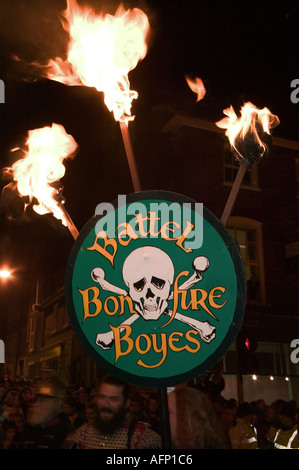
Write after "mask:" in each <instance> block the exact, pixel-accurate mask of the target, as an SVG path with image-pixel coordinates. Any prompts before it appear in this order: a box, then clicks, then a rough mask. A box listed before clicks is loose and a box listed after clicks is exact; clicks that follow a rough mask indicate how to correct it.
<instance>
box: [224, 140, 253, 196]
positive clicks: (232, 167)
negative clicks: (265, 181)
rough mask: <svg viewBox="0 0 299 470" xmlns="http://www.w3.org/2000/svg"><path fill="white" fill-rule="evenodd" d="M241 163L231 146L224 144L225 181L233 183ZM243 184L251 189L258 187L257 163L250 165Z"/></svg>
mask: <svg viewBox="0 0 299 470" xmlns="http://www.w3.org/2000/svg"><path fill="white" fill-rule="evenodd" d="M239 168H240V164H239V163H238V161H237V160H236V159H235V157H234V155H233V153H232V151H231V149H230V147H228V145H227V144H224V183H225V184H233V182H234V181H235V179H236V176H237V173H238V170H239ZM242 186H243V187H246V188H250V189H257V188H258V172H257V165H252V166H250V167H249V168H248V169H247V170H246V172H245V175H244V178H243V180H242Z"/></svg>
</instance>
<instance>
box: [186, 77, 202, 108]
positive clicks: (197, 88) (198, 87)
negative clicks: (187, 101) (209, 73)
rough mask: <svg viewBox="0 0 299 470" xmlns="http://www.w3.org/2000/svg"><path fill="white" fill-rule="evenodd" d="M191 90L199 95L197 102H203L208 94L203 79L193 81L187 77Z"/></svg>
mask: <svg viewBox="0 0 299 470" xmlns="http://www.w3.org/2000/svg"><path fill="white" fill-rule="evenodd" d="M185 78H186V81H187V83H188V85H189V87H190V89H191V90H192V91H193V92H194V93H195V94H196V95H197V99H196V102H198V101H200V100H202V99H203V98H204V96H205V94H206V89H205V86H204V84H203V81H202V79H201V78H198V77H196V78H195V79H192V78H190V77H185Z"/></svg>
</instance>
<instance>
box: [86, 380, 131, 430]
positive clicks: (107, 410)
mask: <svg viewBox="0 0 299 470" xmlns="http://www.w3.org/2000/svg"><path fill="white" fill-rule="evenodd" d="M94 402H95V404H96V406H97V408H98V417H97V420H96V423H97V425H98V428H99V429H100V431H101V432H107V433H112V432H113V431H114V430H115V429H116V428H117V427H118V426H119V425H120V424H121V422H122V421H123V418H124V415H125V413H126V411H127V409H128V406H129V400H127V401H126V400H125V399H124V396H123V389H122V387H117V386H115V385H109V384H106V383H104V384H102V385H101V386H100V388H99V390H98V392H96V393H95V395H94Z"/></svg>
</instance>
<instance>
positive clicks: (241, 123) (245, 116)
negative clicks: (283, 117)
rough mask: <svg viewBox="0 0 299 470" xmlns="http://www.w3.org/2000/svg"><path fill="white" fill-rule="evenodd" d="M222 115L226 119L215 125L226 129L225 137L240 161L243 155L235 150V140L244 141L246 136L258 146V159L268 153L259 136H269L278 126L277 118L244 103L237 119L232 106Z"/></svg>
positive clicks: (266, 109)
mask: <svg viewBox="0 0 299 470" xmlns="http://www.w3.org/2000/svg"><path fill="white" fill-rule="evenodd" d="M223 113H224V114H225V115H226V116H227V117H226V118H223V119H222V120H221V121H219V122H216V125H217V126H218V127H220V128H222V129H226V132H225V135H226V136H227V137H228V139H229V142H230V144H231V147H232V148H233V150H234V151H235V152H236V154H237V155H238V156H239V157H240V159H241V160H242V159H244V155H242V152H240V151H239V150H238V149H237V140H238V139H239V140H241V141H244V140H245V139H246V137H247V136H250V137H252V138H253V139H254V141H255V142H256V144H257V145H258V146H259V150H260V157H263V156H264V155H265V154H266V152H267V151H268V147H267V145H266V144H265V142H264V140H262V138H261V135H262V133H265V134H267V135H269V136H270V130H271V129H273V128H274V127H276V126H278V124H279V122H280V121H279V118H278V117H277V116H275V115H273V114H272V113H271V112H270V111H269V109H268V108H263V109H258V108H256V106H254V105H253V104H252V103H250V102H248V103H245V104H244V106H243V107H242V108H241V112H240V114H241V115H240V117H239V118H238V117H237V115H236V113H235V111H234V109H233V107H232V106H230V107H229V108H227V109H224V110H223Z"/></svg>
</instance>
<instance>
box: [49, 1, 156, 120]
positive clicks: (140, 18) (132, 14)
mask: <svg viewBox="0 0 299 470" xmlns="http://www.w3.org/2000/svg"><path fill="white" fill-rule="evenodd" d="M63 26H64V28H65V29H66V31H67V32H68V33H69V36H70V41H69V44H68V51H67V60H65V61H63V60H62V59H61V58H56V59H55V61H53V60H52V61H50V62H49V64H48V65H49V67H50V69H49V72H48V75H47V77H48V78H49V79H51V80H56V81H60V82H63V83H65V84H67V85H82V84H83V85H85V86H90V87H95V88H96V89H97V90H98V91H101V92H104V100H105V104H106V106H107V107H108V109H109V111H113V114H114V118H115V120H116V121H120V122H125V123H128V121H131V120H133V119H134V117H133V116H131V107H132V101H133V99H136V98H137V97H138V93H137V92H136V91H133V90H130V83H129V80H128V73H129V72H130V71H131V70H133V69H134V68H135V67H136V65H137V64H138V62H139V61H140V60H142V59H143V58H144V57H145V56H146V53H147V45H146V38H147V34H148V32H149V21H148V18H147V15H146V14H145V13H144V12H143V11H142V10H140V9H138V8H134V9H132V10H127V11H125V10H124V8H123V7H122V6H120V7H119V8H118V9H117V11H116V13H115V15H114V16H112V15H110V14H107V15H104V16H103V15H96V14H95V12H94V11H93V10H92V9H91V8H88V7H81V6H79V5H78V4H77V3H76V2H75V0H67V9H66V10H65V12H64V20H63Z"/></svg>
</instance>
